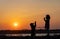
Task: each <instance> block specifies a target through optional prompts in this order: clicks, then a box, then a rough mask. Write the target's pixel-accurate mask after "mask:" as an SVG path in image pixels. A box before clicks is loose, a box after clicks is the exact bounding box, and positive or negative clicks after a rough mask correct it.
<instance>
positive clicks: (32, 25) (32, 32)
mask: <svg viewBox="0 0 60 39" xmlns="http://www.w3.org/2000/svg"><path fill="white" fill-rule="evenodd" d="M30 26H31V37H32V38H34V37H35V28H36V21H35V23H30Z"/></svg>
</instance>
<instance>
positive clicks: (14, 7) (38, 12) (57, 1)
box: [0, 0, 60, 30]
mask: <svg viewBox="0 0 60 39" xmlns="http://www.w3.org/2000/svg"><path fill="white" fill-rule="evenodd" d="M46 14H50V16H51V20H50V29H60V0H0V30H22V29H30V23H31V22H35V21H36V22H37V27H36V29H42V28H44V19H43V18H44V17H45V15H46ZM14 23H17V24H18V25H17V24H16V25H17V26H14Z"/></svg>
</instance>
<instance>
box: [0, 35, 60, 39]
mask: <svg viewBox="0 0 60 39" xmlns="http://www.w3.org/2000/svg"><path fill="white" fill-rule="evenodd" d="M0 39H32V38H31V37H30V36H26V37H22V36H18V37H6V36H0ZM33 39H60V36H49V37H48V36H43V37H41V36H40V37H34V38H33Z"/></svg>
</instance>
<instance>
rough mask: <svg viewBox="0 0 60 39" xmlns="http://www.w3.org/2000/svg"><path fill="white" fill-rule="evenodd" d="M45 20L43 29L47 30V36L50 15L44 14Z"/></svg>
mask: <svg viewBox="0 0 60 39" xmlns="http://www.w3.org/2000/svg"><path fill="white" fill-rule="evenodd" d="M44 21H45V29H46V30H47V33H48V36H49V28H50V15H46V17H45V18H44Z"/></svg>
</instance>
